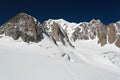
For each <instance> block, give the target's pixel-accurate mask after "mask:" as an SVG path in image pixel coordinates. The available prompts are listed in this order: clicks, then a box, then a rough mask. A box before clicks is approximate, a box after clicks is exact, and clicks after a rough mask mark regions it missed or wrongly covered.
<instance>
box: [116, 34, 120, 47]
mask: <svg viewBox="0 0 120 80" xmlns="http://www.w3.org/2000/svg"><path fill="white" fill-rule="evenodd" d="M115 45H116V46H117V47H119V48H120V36H119V38H118V39H117V41H116V43H115Z"/></svg>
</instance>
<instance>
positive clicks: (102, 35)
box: [98, 26, 107, 46]
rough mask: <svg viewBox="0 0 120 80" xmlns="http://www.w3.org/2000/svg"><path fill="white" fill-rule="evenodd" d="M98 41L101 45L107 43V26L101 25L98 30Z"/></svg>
mask: <svg viewBox="0 0 120 80" xmlns="http://www.w3.org/2000/svg"><path fill="white" fill-rule="evenodd" d="M98 43H100V44H101V46H104V45H105V44H107V27H106V26H103V27H101V30H99V31H98Z"/></svg>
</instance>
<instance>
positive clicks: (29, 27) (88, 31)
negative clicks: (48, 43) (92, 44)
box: [0, 13, 120, 47]
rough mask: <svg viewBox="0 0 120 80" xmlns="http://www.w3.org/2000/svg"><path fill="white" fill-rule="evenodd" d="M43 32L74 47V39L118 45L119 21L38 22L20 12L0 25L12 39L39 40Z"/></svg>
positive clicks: (50, 20) (119, 42)
mask: <svg viewBox="0 0 120 80" xmlns="http://www.w3.org/2000/svg"><path fill="white" fill-rule="evenodd" d="M43 33H45V34H46V35H47V36H49V37H50V38H51V39H52V40H53V41H54V43H55V44H58V43H59V42H60V43H62V44H63V45H66V44H69V45H70V46H72V47H75V46H74V45H73V44H72V43H73V42H75V41H76V40H93V39H97V40H98V44H100V45H101V46H104V45H106V44H115V45H116V46H117V47H120V22H117V23H111V24H109V25H104V24H103V23H102V22H101V21H100V20H94V19H93V20H91V21H90V22H80V23H78V24H77V23H70V22H67V21H65V20H63V19H58V20H53V19H49V20H47V21H45V22H44V23H43V24H40V22H39V21H37V20H36V19H35V18H34V17H32V16H30V15H28V14H26V13H20V14H18V15H16V16H15V17H13V18H11V19H10V20H9V21H8V22H6V23H5V24H4V25H2V26H1V27H0V34H5V35H6V36H9V37H12V38H13V39H14V40H17V39H19V38H21V39H22V40H23V41H24V42H39V41H40V40H42V39H43V38H44V37H43Z"/></svg>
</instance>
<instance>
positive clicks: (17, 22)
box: [0, 13, 43, 42]
mask: <svg viewBox="0 0 120 80" xmlns="http://www.w3.org/2000/svg"><path fill="white" fill-rule="evenodd" d="M0 30H1V31H0V33H5V35H6V36H10V37H12V38H13V39H14V40H17V39H18V38H19V37H21V38H22V40H23V41H25V42H30V41H31V42H38V41H40V40H41V39H42V38H43V36H42V26H41V24H40V23H39V22H38V21H37V20H36V19H35V18H33V17H31V16H30V15H28V14H25V13H20V14H18V15H16V16H15V17H13V18H11V19H10V20H9V21H8V22H7V23H5V24H4V25H3V26H2V29H0Z"/></svg>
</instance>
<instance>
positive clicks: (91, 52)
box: [0, 35, 120, 80]
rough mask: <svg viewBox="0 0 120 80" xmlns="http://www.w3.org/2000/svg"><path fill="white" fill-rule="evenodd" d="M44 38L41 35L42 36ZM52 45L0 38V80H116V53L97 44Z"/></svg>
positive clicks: (119, 70) (119, 53)
mask: <svg viewBox="0 0 120 80" xmlns="http://www.w3.org/2000/svg"><path fill="white" fill-rule="evenodd" d="M44 36H45V35H44ZM72 44H73V45H74V46H75V48H72V47H70V46H69V45H66V46H63V45H62V44H60V43H59V45H58V46H57V45H55V44H54V43H53V41H52V40H50V39H49V38H48V37H47V36H45V38H44V39H43V40H42V41H40V42H39V43H29V44H28V43H24V42H23V41H22V40H21V39H19V40H17V41H14V40H13V39H12V38H9V37H6V36H3V37H2V38H0V80H120V49H119V48H117V47H116V46H115V45H113V44H107V45H105V46H104V47H101V46H100V45H98V44H97V40H88V41H85V40H81V41H80V40H79V41H76V42H73V43H72Z"/></svg>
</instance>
